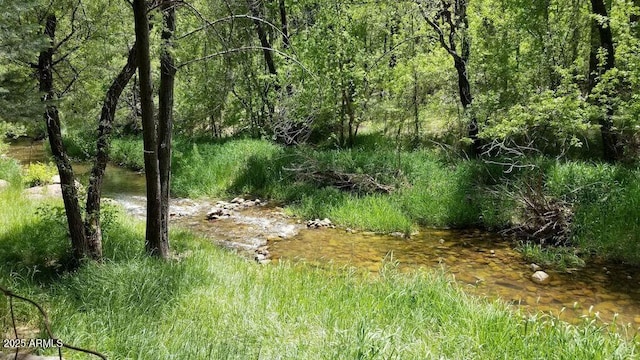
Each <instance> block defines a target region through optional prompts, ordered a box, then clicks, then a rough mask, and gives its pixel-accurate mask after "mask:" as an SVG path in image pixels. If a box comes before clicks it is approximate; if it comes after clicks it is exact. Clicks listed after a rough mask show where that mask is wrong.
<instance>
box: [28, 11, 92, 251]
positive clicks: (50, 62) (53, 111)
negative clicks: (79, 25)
mask: <svg viewBox="0 0 640 360" xmlns="http://www.w3.org/2000/svg"><path fill="white" fill-rule="evenodd" d="M57 24H58V19H57V17H56V15H55V14H53V13H47V14H46V16H45V25H44V34H45V35H46V36H47V37H48V38H49V46H48V47H47V48H46V49H44V50H42V51H41V52H40V56H39V57H38V64H37V75H38V81H39V84H40V86H39V89H40V92H41V93H42V94H43V95H42V101H43V103H44V104H45V111H44V121H45V124H46V126H47V134H48V136H49V144H50V146H51V153H52V154H53V158H54V159H55V163H56V166H57V168H58V173H59V174H60V186H61V188H62V200H63V202H64V207H65V213H66V216H67V223H68V225H69V234H70V236H71V244H72V250H73V257H74V259H75V260H76V261H80V259H83V258H85V257H88V256H90V254H89V245H88V243H87V238H86V237H85V236H84V225H83V221H82V214H81V211H80V204H79V201H78V189H76V185H75V175H74V173H73V168H72V167H71V160H70V159H69V156H68V155H67V151H66V149H65V146H64V144H63V142H62V131H61V125H60V114H59V112H58V108H57V106H56V104H55V101H56V94H55V92H54V89H53V66H54V59H53V56H54V54H55V52H56V49H58V48H59V46H60V43H57V44H56V41H55V34H56V26H57Z"/></svg>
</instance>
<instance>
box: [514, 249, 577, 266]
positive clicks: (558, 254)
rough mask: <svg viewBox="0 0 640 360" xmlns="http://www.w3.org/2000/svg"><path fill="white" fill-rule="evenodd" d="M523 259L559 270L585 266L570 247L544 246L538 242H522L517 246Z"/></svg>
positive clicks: (575, 250)
mask: <svg viewBox="0 0 640 360" xmlns="http://www.w3.org/2000/svg"><path fill="white" fill-rule="evenodd" d="M517 249H518V251H520V252H521V253H522V256H523V257H524V259H525V260H526V261H528V262H531V263H536V264H538V265H540V266H542V267H551V268H555V269H558V270H561V271H566V270H568V269H576V268H581V267H584V266H585V262H584V260H583V259H582V258H581V257H580V256H579V255H578V254H577V249H576V248H572V247H564V246H559V247H544V246H541V245H538V244H531V243H522V244H520V245H519V246H518V247H517Z"/></svg>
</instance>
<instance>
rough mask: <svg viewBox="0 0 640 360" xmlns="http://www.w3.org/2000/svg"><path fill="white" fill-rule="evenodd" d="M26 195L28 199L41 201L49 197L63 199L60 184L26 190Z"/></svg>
mask: <svg viewBox="0 0 640 360" xmlns="http://www.w3.org/2000/svg"><path fill="white" fill-rule="evenodd" d="M24 195H25V197H27V198H28V199H32V200H41V199H44V198H48V197H62V188H61V187H60V184H53V185H43V186H34V187H31V188H28V189H25V190H24Z"/></svg>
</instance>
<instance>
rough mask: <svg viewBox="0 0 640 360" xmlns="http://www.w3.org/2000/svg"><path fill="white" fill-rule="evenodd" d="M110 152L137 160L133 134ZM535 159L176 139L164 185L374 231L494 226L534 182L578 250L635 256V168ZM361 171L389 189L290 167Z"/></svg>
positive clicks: (376, 144) (135, 163)
mask: <svg viewBox="0 0 640 360" xmlns="http://www.w3.org/2000/svg"><path fill="white" fill-rule="evenodd" d="M112 157H113V159H114V160H115V161H116V162H118V163H121V164H124V165H126V166H128V167H131V168H136V169H137V168H142V167H143V159H142V144H141V141H139V140H133V139H117V140H115V141H114V143H113V148H112ZM527 162H528V163H530V164H531V165H534V167H532V168H529V167H524V168H516V169H515V170H514V171H511V172H505V171H504V170H505V168H503V167H500V166H497V165H491V164H485V163H482V162H480V161H474V160H471V161H466V160H451V159H450V158H445V157H443V156H442V155H441V154H438V153H437V152H434V151H430V150H418V151H405V150H402V151H398V150H397V149H396V148H394V146H393V144H391V143H390V142H388V141H385V140H384V139H383V138H380V137H378V136H366V137H363V138H361V139H359V140H358V141H357V142H356V146H355V147H354V149H351V150H336V149H314V148H310V147H282V146H279V145H275V144H272V143H270V142H267V141H263V140H248V139H243V140H226V141H216V142H204V141H188V140H187V139H178V140H177V141H176V144H175V146H174V173H173V183H172V191H173V193H174V195H177V196H189V197H201V196H207V197H234V196H237V195H241V194H244V195H247V196H257V197H263V198H265V197H266V198H269V199H271V200H275V201H276V202H282V203H285V204H287V205H288V206H289V209H290V210H291V211H292V212H293V213H294V214H296V215H298V216H301V217H304V218H324V217H330V218H332V219H333V220H334V222H337V223H338V224H341V225H344V226H349V227H353V228H360V229H368V230H374V231H380V232H393V231H408V229H410V228H412V227H415V226H416V225H426V226H437V227H477V226H481V227H485V228H488V229H494V230H496V229H503V228H506V227H508V226H510V225H511V224H512V223H513V222H514V221H516V222H517V221H518V220H519V218H520V216H519V215H520V208H519V205H518V202H517V200H516V199H515V198H513V197H511V196H509V195H508V194H509V193H514V192H517V191H518V190H520V189H522V188H525V186H526V184H527V182H532V181H533V182H534V183H540V185H541V188H542V189H543V192H544V194H545V196H549V197H555V198H560V199H563V200H565V201H568V202H569V203H571V204H572V207H573V210H574V212H575V217H574V221H573V225H572V226H573V229H572V230H573V241H574V242H575V243H576V244H578V245H580V246H581V247H583V248H584V249H586V250H589V251H593V252H596V253H597V254H599V255H602V256H604V257H609V258H615V259H619V260H624V261H629V262H633V263H640V245H637V244H640V241H638V240H639V239H638V236H639V235H638V234H640V231H639V230H640V229H639V227H640V225H639V224H640V220H639V219H640V206H638V203H639V202H640V190H638V189H639V188H640V180H639V179H640V170H638V169H633V168H625V167H623V166H614V165H607V164H597V163H595V164H594V163H587V162H577V161H568V162H560V161H556V160H554V159H548V158H532V159H528V160H527ZM309 163H313V165H314V166H315V168H316V169H317V170H320V171H322V170H338V171H342V172H345V173H352V174H368V175H371V176H372V177H373V178H375V179H376V181H378V182H380V183H383V184H386V185H390V186H391V187H392V188H393V189H394V191H393V192H392V193H391V194H388V195H379V194H350V193H347V192H342V191H338V190H336V189H335V188H333V187H331V186H330V185H329V184H323V183H317V182H313V181H309V180H305V181H301V179H300V178H299V177H297V176H296V174H295V172H293V171H290V169H295V168H298V167H300V166H301V165H305V164H309Z"/></svg>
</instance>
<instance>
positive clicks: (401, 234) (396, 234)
mask: <svg viewBox="0 0 640 360" xmlns="http://www.w3.org/2000/svg"><path fill="white" fill-rule="evenodd" d="M389 235H390V236H393V237H398V238H404V237H405V235H404V233H401V232H399V231H396V232H392V233H391V234H389Z"/></svg>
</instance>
